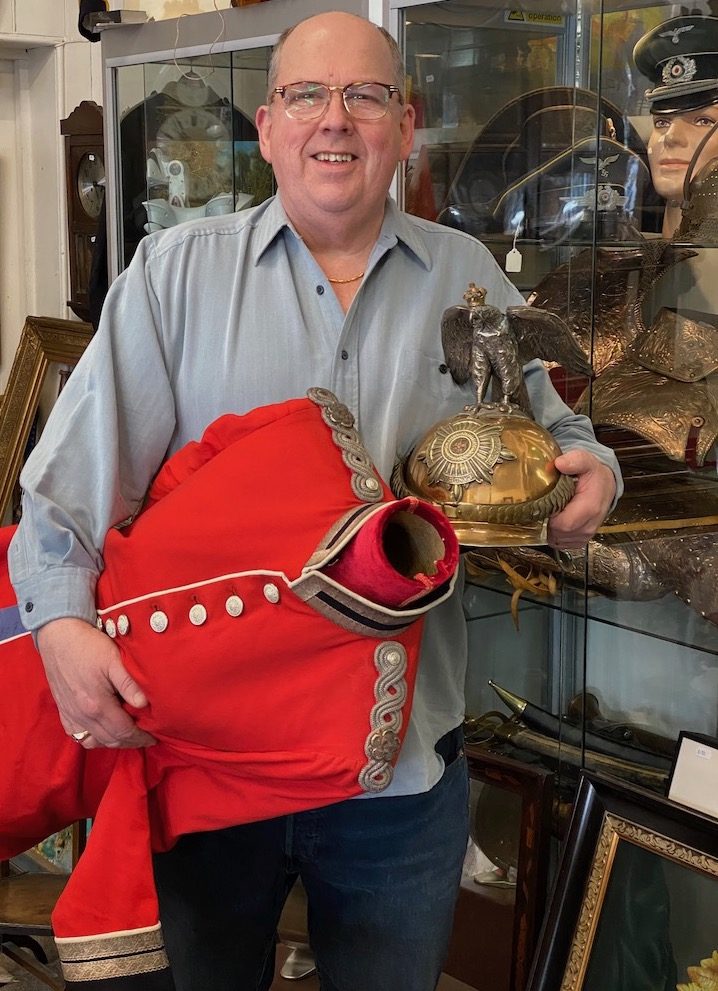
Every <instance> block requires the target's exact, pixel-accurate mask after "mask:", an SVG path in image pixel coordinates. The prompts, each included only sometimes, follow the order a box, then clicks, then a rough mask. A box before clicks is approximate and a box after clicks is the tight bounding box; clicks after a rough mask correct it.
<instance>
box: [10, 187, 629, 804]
mask: <svg viewBox="0 0 718 991" xmlns="http://www.w3.org/2000/svg"><path fill="white" fill-rule="evenodd" d="M470 281H473V282H475V283H476V284H477V285H480V286H484V287H485V288H486V289H487V290H488V295H487V302H489V303H491V304H493V305H494V306H497V307H499V308H500V309H504V308H505V307H506V306H510V305H516V304H521V303H523V302H524V300H523V298H522V297H521V295H520V294H519V293H518V291H517V290H516V289H515V288H514V286H513V285H512V284H511V282H510V281H509V280H508V279H507V278H506V277H505V276H504V274H503V273H502V272H501V270H500V269H499V268H498V266H497V265H496V263H495V262H494V260H493V258H492V256H491V254H490V253H489V251H488V250H487V249H486V248H485V247H484V246H483V245H482V244H480V243H479V242H478V241H476V240H475V239H474V238H472V237H470V236H468V235H466V234H463V233H461V232H458V231H453V230H450V229H448V228H446V227H442V226H440V225H438V224H433V223H430V222H428V221H425V220H421V219H418V218H416V217H412V216H410V215H408V214H404V213H401V212H400V211H399V210H398V209H397V208H396V206H395V205H394V204H393V203H392V202H391V201H390V200H388V201H387V208H386V213H385V218H384V223H383V226H382V229H381V233H380V235H379V238H378V240H377V243H376V245H375V246H374V249H373V251H372V253H371V256H370V259H369V263H368V265H367V269H366V273H365V276H364V279H363V282H362V284H361V286H360V287H359V290H358V292H357V294H356V296H355V298H354V300H353V302H352V304H351V306H350V307H349V310H348V311H347V313H346V314H345V313H344V312H343V310H342V308H341V306H340V304H339V301H338V299H337V298H336V296H335V294H334V292H333V291H332V288H331V285H330V284H329V282H328V281H327V279H326V277H325V275H324V273H323V272H322V271H321V269H320V268H319V266H318V265H317V263H316V261H315V260H314V258H313V256H312V255H311V254H310V252H309V251H308V249H307V248H306V247H305V245H304V243H303V242H302V239H301V238H300V237H299V236H298V235H297V234H296V232H295V231H294V230H293V228H292V226H291V224H290V223H289V221H288V220H287V217H286V214H285V213H284V210H283V208H282V205H281V202H280V200H279V198H278V197H275V198H274V199H272V200H268V201H266V202H265V203H262V204H261V205H260V206H258V207H256V208H254V209H252V210H247V211H245V212H243V213H239V214H233V215H230V216H227V217H219V218H215V219H209V220H201V221H198V222H193V223H190V224H184V225H181V226H179V227H175V228H172V229H170V230H167V231H162V232H159V233H158V234H155V235H152V236H150V237H147V238H144V239H143V240H142V241H141V242H140V245H139V248H138V250H137V253H136V254H135V257H134V259H133V260H132V263H131V264H130V266H129V268H128V269H127V271H126V272H124V273H123V274H122V275H121V276H120V277H119V278H118V279H117V280H116V281H115V282H114V284H113V285H112V286H111V288H110V292H109V294H108V296H107V299H106V301H105V305H104V309H103V314H102V321H101V324H100V327H99V330H98V332H97V334H96V335H95V337H94V338H93V340H92V343H91V344H90V346H89V347H88V349H87V351H86V352H85V355H84V356H83V358H82V360H81V361H80V363H79V364H78V366H77V368H76V370H75V371H74V372H73V374H72V376H71V377H70V379H69V382H68V384H67V385H66V387H65V389H64V390H63V392H62V394H61V396H60V398H59V400H58V402H57V403H56V405H55V408H54V410H53V413H52V415H51V417H50V419H49V422H48V424H47V426H46V428H45V430H44V431H43V433H42V437H41V439H40V442H39V444H38V446H37V447H36V448H35V450H34V451H33V453H32V455H31V457H30V458H29V460H28V462H27V464H26V466H25V468H24V470H23V473H22V477H21V483H22V486H23V488H24V490H25V495H24V500H23V516H22V522H21V525H20V528H19V530H18V533H17V534H16V536H15V538H14V540H13V543H12V547H11V552H10V568H11V576H12V581H13V584H14V586H15V590H16V592H17V596H18V602H19V603H20V609H21V614H22V616H23V618H24V621H25V622H26V624H27V626H28V628H30V629H38V628H39V627H40V626H42V625H44V624H45V623H47V622H49V621H50V620H53V619H57V618H59V617H63V616H76V617H80V618H83V619H85V620H87V621H88V622H93V623H94V621H95V607H94V589H95V583H96V580H97V575H98V573H99V572H100V571H101V570H102V567H103V562H102V554H101V549H102V546H103V543H104V537H105V534H106V532H107V530H108V529H109V527H110V526H112V525H113V524H114V523H117V522H119V521H120V520H123V519H125V518H127V517H128V516H130V515H131V514H132V513H134V512H135V510H136V509H137V507H138V505H139V504H140V502H141V500H142V498H143V496H144V494H145V492H146V490H147V488H148V486H149V483H150V481H151V479H152V477H153V476H154V474H155V473H156V471H157V468H158V466H159V465H160V464H161V463H162V461H163V460H164V459H165V458H166V457H167V456H168V455H170V454H172V453H173V452H175V451H176V450H178V449H179V448H180V447H182V446H183V445H184V444H186V443H187V442H188V441H190V440H196V439H198V438H199V437H200V436H201V435H202V433H203V431H204V429H205V428H206V427H207V425H208V424H209V423H210V422H211V421H212V420H214V419H215V418H216V417H218V416H220V415H222V414H223V413H229V412H234V413H245V412H248V411H249V410H251V409H253V408H255V407H257V406H261V405H265V404H267V403H274V402H282V401H284V400H286V399H289V398H292V397H297V396H302V395H304V393H305V392H306V390H307V389H308V388H310V387H311V386H323V387H324V388H327V389H330V390H331V391H332V392H333V393H335V395H336V396H338V398H339V399H340V400H341V401H342V402H344V403H345V404H346V405H347V406H348V407H349V408H350V409H351V410H352V412H353V413H354V415H355V417H356V421H357V426H358V429H359V432H360V434H361V436H362V439H363V441H364V443H365V445H366V447H367V449H368V450H369V453H370V454H371V455H372V457H373V459H374V462H375V464H376V466H377V468H378V469H379V471H380V473H381V474H382V475H383V477H384V478H385V479H388V478H389V477H390V475H391V469H392V466H393V464H394V462H395V460H396V457H397V455H400V454H405V453H407V452H408V451H409V450H410V449H411V448H412V447H413V445H414V444H415V443H416V442H417V440H418V439H419V438H420V437H421V436H422V435H423V434H424V433H425V432H426V430H427V429H428V428H429V427H430V426H431V425H432V424H434V423H435V422H436V421H437V420H440V419H443V418H444V417H447V416H451V415H453V414H454V413H457V412H458V411H460V410H461V409H462V407H463V406H464V404H465V403H467V402H469V401H470V399H471V394H470V389H469V388H468V387H465V388H463V389H460V388H459V387H458V386H456V385H455V384H454V382H453V381H452V379H451V375H450V374H448V373H447V371H446V368H445V365H444V356H443V353H442V348H441V340H440V333H439V327H440V322H441V315H442V313H443V311H444V310H445V309H446V308H447V307H448V306H451V305H453V304H456V303H460V302H461V301H462V296H463V293H464V292H465V291H466V287H467V285H468V283H469V282H470ZM527 386H528V389H529V394H530V398H531V402H532V406H533V410H534V413H535V415H536V418H537V419H538V420H540V421H541V422H542V423H543V424H544V425H545V426H547V427H548V428H549V429H550V430H551V431H552V433H553V434H554V436H555V437H556V440H557V441H558V443H559V445H560V446H561V447H562V448H563V450H568V449H570V448H573V447H584V448H587V449H588V450H590V451H593V452H594V453H595V454H597V455H598V457H599V458H601V459H602V460H603V461H604V462H606V463H607V464H609V465H610V466H611V468H612V469H613V470H614V473H615V474H616V475H617V477H618V478H620V475H619V473H618V467H617V464H616V461H615V458H614V456H613V453H612V452H611V451H609V450H608V449H607V448H604V447H602V446H601V445H599V444H598V443H597V441H596V440H595V438H594V435H593V430H592V427H591V424H590V421H589V420H587V419H586V418H585V417H582V416H577V415H575V414H573V413H572V412H571V410H569V408H568V407H567V406H566V405H565V404H564V403H563V402H562V401H561V400H560V399H559V397H558V396H557V394H556V392H555V391H554V389H553V387H552V386H551V384H550V380H549V378H548V375H547V374H546V371H545V369H544V367H543V365H541V364H540V363H539V362H534V363H532V364H531V365H530V366H527ZM259 481H262V480H259ZM263 481H264V482H265V483H266V484H267V485H277V484H281V485H284V486H285V487H286V489H287V493H288V498H289V497H290V496H289V493H291V479H286V478H283V476H282V465H281V464H279V463H278V464H277V465H276V476H275V477H274V478H269V479H266V480H263ZM460 584H461V583H459V585H460ZM28 610H29V611H28ZM466 655H467V647H466V629H465V623H464V619H463V615H462V609H461V589H460V588H459V589H458V590H457V592H456V594H454V595H453V596H452V598H451V599H450V600H448V601H447V602H446V603H444V604H443V605H442V606H439V607H438V608H436V609H434V610H433V611H432V612H431V613H430V614H429V616H428V619H427V622H426V627H425V635H424V641H423V645H422V656H421V662H420V665H419V674H418V680H417V685H416V690H415V697H414V706H413V710H412V715H411V721H410V725H409V729H408V732H407V736H406V740H405V743H404V747H403V749H402V753H401V757H400V760H399V762H398V765H397V768H396V773H395V776H394V781H393V782H392V785H391V786H390V788H389V789H387V791H385V792H383V794H384V795H387V794H391V795H397V794H407V793H414V792H420V791H425V790H427V789H428V788H430V787H431V786H432V785H433V784H434V783H435V782H436V780H438V778H439V776H440V775H441V770H442V762H441V758H439V757H438V756H437V755H436V754H435V753H434V750H433V747H434V743H435V742H436V741H437V740H438V739H439V738H440V737H441V736H443V734H444V733H446V732H447V731H448V730H450V729H453V728H454V727H455V726H457V725H458V724H459V723H460V722H461V721H462V719H463V715H464V703H463V684H464V676H465V671H466V661H467V657H466Z"/></svg>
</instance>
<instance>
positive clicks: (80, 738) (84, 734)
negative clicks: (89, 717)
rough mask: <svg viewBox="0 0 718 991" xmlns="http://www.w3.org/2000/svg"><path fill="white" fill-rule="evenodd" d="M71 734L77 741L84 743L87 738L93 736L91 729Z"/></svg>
mask: <svg viewBox="0 0 718 991" xmlns="http://www.w3.org/2000/svg"><path fill="white" fill-rule="evenodd" d="M70 736H71V737H72V739H73V740H74V741H75V743H84V742H85V740H86V739H87V738H88V737H90V736H92V734H91V733H90V731H89V729H83V730H80V732H79V733H70Z"/></svg>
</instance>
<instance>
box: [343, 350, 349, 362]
mask: <svg viewBox="0 0 718 991" xmlns="http://www.w3.org/2000/svg"><path fill="white" fill-rule="evenodd" d="M348 357H349V352H348V351H342V361H346V360H347V358H348Z"/></svg>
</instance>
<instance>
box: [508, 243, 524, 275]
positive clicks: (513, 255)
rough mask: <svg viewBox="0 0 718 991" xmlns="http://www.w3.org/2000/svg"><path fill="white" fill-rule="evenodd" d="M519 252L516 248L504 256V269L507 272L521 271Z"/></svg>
mask: <svg viewBox="0 0 718 991" xmlns="http://www.w3.org/2000/svg"><path fill="white" fill-rule="evenodd" d="M521 263H522V258H521V252H520V251H519V249H518V248H512V249H511V251H509V253H508V254H507V255H506V264H505V266H504V267H505V269H506V271H507V272H520V271H521Z"/></svg>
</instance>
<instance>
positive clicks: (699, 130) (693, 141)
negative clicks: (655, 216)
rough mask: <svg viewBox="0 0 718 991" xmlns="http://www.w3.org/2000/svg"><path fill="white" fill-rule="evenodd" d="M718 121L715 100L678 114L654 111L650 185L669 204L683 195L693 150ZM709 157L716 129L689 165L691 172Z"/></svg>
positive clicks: (716, 145)
mask: <svg viewBox="0 0 718 991" xmlns="http://www.w3.org/2000/svg"><path fill="white" fill-rule="evenodd" d="M716 121H718V104H712V105H711V106H708V107H699V108H698V109H697V110H688V111H686V112H685V113H682V114H676V113H673V114H664V115H661V114H654V116H653V130H652V132H651V136H650V138H649V140H648V161H649V163H650V166H651V176H652V178H653V185H654V187H655V189H656V192H657V193H658V195H659V196H662V197H663V199H664V200H667V201H668V203H669V204H678V203H680V202H681V200H682V199H683V180H684V179H685V176H686V170H687V169H688V165H689V163H690V160H691V158H692V157H693V152H694V151H695V150H696V148H697V147H698V144H699V143H700V141H701V140H702V139H703V138H704V137H705V135H706V133H707V131H709V130H710V129H711V127H713V125H714V124H715V123H716ZM712 158H718V131H716V132H715V134H713V135H711V137H710V138H709V140H708V142H707V144H706V145H705V147H704V148H703V151H702V152H701V154H700V157H699V159H698V162H697V163H696V166H695V168H694V169H693V173H692V174H693V175H696V173H697V172H698V171H699V169H701V168H702V167H703V166H704V165H705V164H706V162H709V161H710V160H711V159H712Z"/></svg>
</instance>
